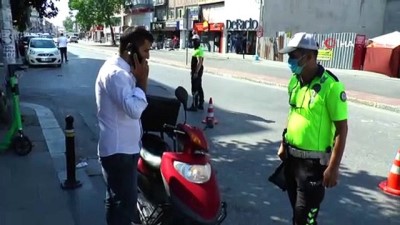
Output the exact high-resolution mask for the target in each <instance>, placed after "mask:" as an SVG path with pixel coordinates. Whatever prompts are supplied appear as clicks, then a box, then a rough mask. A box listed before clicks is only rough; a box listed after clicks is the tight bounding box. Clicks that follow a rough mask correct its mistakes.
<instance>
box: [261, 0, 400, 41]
mask: <svg viewBox="0 0 400 225" xmlns="http://www.w3.org/2000/svg"><path fill="white" fill-rule="evenodd" d="M399 11H400V1H398V0H351V1H348V0H336V1H332V0H319V1H318V4H316V2H315V1H314V0H302V1H297V0H286V1H281V0H264V9H263V15H264V16H263V21H264V23H263V27H265V35H266V36H270V37H271V36H275V35H276V32H279V31H285V32H290V33H296V32H299V31H305V32H309V33H322V34H323V33H341V32H354V33H358V34H365V35H367V37H370V38H373V37H376V36H379V35H381V34H383V33H388V32H391V31H394V30H396V29H398V28H399V26H398V24H399V22H400V17H399V16H398V12H399Z"/></svg>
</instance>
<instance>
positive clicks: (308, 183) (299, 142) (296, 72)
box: [278, 33, 348, 225]
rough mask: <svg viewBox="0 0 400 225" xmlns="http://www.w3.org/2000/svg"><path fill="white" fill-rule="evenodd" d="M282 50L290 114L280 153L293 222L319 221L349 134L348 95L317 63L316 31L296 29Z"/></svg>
mask: <svg viewBox="0 0 400 225" xmlns="http://www.w3.org/2000/svg"><path fill="white" fill-rule="evenodd" d="M280 53H281V54H288V55H289V60H288V63H289V67H290V69H291V71H292V72H293V76H292V78H291V79H290V81H289V85H288V93H289V105H290V110H289V115H288V121H287V128H285V129H284V132H283V140H282V143H281V145H280V147H279V150H278V156H279V157H280V158H281V159H282V160H283V161H284V164H285V168H284V170H285V178H286V184H287V191H288V195H289V199H290V203H291V206H292V209H293V224H294V225H306V224H307V225H308V224H313V225H316V224H317V216H318V213H319V210H320V204H321V202H322V200H323V198H324V195H325V188H331V187H334V186H336V185H337V182H338V175H339V166H340V162H341V159H342V155H343V152H344V148H345V145H346V137H347V131H348V126H347V101H346V99H347V98H346V92H345V88H344V85H343V83H342V82H340V81H339V80H338V78H337V77H336V76H335V75H333V74H332V73H331V72H330V71H328V70H326V69H325V68H324V67H322V66H321V65H318V64H317V56H318V46H317V43H316V41H315V39H314V37H313V35H312V34H307V33H297V34H295V35H294V37H293V39H291V40H290V41H289V43H288V46H287V47H286V48H283V49H281V50H280Z"/></svg>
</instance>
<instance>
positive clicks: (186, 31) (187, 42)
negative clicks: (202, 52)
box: [185, 8, 190, 65]
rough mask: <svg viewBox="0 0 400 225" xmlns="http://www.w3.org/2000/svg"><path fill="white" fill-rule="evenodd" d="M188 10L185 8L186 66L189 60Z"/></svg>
mask: <svg viewBox="0 0 400 225" xmlns="http://www.w3.org/2000/svg"><path fill="white" fill-rule="evenodd" d="M189 14H190V9H189V8H186V30H185V39H186V46H185V47H186V65H187V64H188V59H189V18H190V15H189Z"/></svg>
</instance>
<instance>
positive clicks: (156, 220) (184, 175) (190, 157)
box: [138, 87, 227, 225]
mask: <svg viewBox="0 0 400 225" xmlns="http://www.w3.org/2000/svg"><path fill="white" fill-rule="evenodd" d="M175 96H176V98H177V99H178V101H177V100H176V99H169V100H168V99H163V98H158V99H157V100H156V102H154V98H151V97H149V96H148V98H147V100H148V102H149V106H148V109H149V107H150V109H149V111H151V112H149V111H148V112H146V111H145V112H144V113H143V114H144V116H142V123H143V128H144V130H145V134H144V135H143V138H142V144H143V147H142V149H141V152H140V158H139V162H138V174H139V175H138V189H139V190H138V192H139V193H138V211H139V214H140V218H141V220H142V223H143V224H145V225H219V224H221V223H222V222H223V221H224V219H225V218H226V216H227V205H226V203H225V202H222V201H221V196H220V192H219V187H218V184H217V180H216V175H215V171H214V169H213V167H212V165H211V163H210V157H209V155H208V143H207V140H206V138H205V136H204V133H203V131H202V130H201V129H199V128H197V127H194V126H191V125H189V124H187V123H186V110H187V100H188V93H187V91H186V90H185V89H184V88H183V87H178V88H177V89H176V90H175ZM152 103H154V104H153V108H152ZM181 104H182V105H183V108H184V111H185V121H184V122H183V123H180V124H178V125H176V126H175V123H176V120H177V118H178V115H179V109H180V105H181ZM155 105H157V106H158V107H154V106H155ZM160 105H163V106H165V107H163V109H162V108H160ZM146 110H147V109H146ZM157 113H158V117H157V115H155V114H157ZM166 115H169V116H166ZM159 116H163V118H164V119H161V120H160V119H159ZM154 121H156V122H154ZM165 121H167V122H169V123H166V124H163V125H161V123H162V122H165ZM150 123H151V124H152V125H153V126H149V125H148V124H150ZM155 123H158V125H161V126H162V131H161V132H160V135H156V134H151V133H149V132H148V131H146V127H156V126H154V124H155ZM164 133H165V134H166V135H168V137H170V138H171V139H172V141H173V146H174V147H173V148H170V146H169V144H168V143H167V142H166V141H165V140H164Z"/></svg>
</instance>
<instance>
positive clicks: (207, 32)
mask: <svg viewBox="0 0 400 225" xmlns="http://www.w3.org/2000/svg"><path fill="white" fill-rule="evenodd" d="M209 3H212V4H209ZM199 4H200V2H199ZM200 9H201V11H200V16H199V19H200V21H199V22H198V23H195V24H194V28H193V30H194V32H197V33H198V34H199V35H200V38H201V41H202V44H203V46H204V47H205V49H206V50H208V51H210V52H218V53H223V52H224V43H225V39H226V35H224V29H225V24H224V21H225V8H224V3H223V2H220V1H214V0H213V1H202V2H201V6H200Z"/></svg>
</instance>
